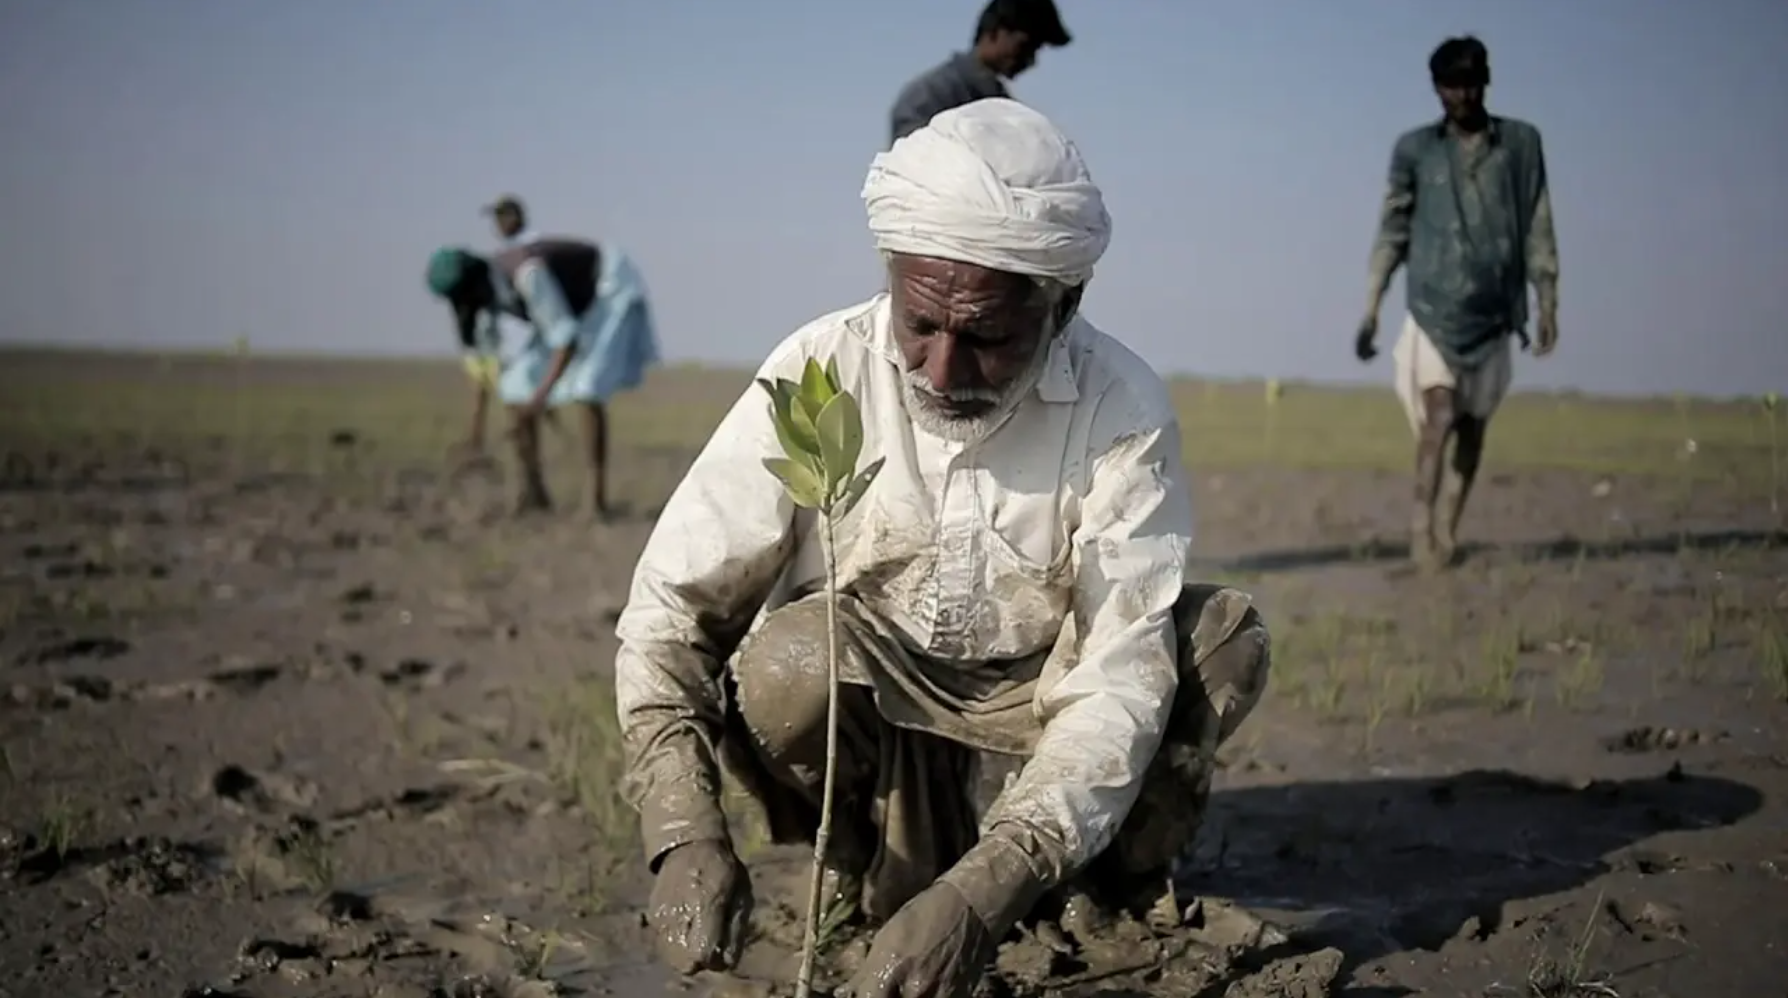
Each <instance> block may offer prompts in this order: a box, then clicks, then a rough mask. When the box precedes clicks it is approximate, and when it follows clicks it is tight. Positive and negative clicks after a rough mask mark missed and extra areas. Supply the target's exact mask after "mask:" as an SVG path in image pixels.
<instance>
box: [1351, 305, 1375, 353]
mask: <svg viewBox="0 0 1788 998" xmlns="http://www.w3.org/2000/svg"><path fill="white" fill-rule="evenodd" d="M1377 338H1378V316H1376V315H1368V316H1366V317H1365V318H1364V319H1361V320H1360V327H1359V329H1358V330H1356V331H1355V332H1354V334H1353V355H1354V356H1355V357H1358V358H1359V359H1360V362H1361V363H1369V362H1370V361H1371V360H1372V358H1374V357H1376V356H1378V347H1377V346H1375V345H1374V344H1373V342H1372V341H1373V340H1376V339H1377Z"/></svg>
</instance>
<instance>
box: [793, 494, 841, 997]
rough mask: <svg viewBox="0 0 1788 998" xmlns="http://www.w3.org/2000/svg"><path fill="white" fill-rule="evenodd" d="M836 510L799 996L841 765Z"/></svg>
mask: <svg viewBox="0 0 1788 998" xmlns="http://www.w3.org/2000/svg"><path fill="white" fill-rule="evenodd" d="M832 541H833V538H832V514H831V512H830V511H829V510H828V511H825V512H822V513H821V514H820V550H821V552H822V553H823V554H824V557H825V565H826V775H825V778H824V784H823V785H822V786H821V788H820V819H819V830H818V831H816V832H815V833H814V836H813V875H812V877H811V879H810V880H809V882H808V885H807V928H806V931H805V933H804V934H803V938H802V942H801V972H800V975H799V976H798V977H797V978H796V979H795V998H808V996H809V995H810V994H812V993H813V964H814V959H815V957H816V956H817V955H818V952H819V923H820V891H821V888H822V886H823V883H824V880H825V869H826V848H827V846H828V845H829V843H830V841H831V838H832V790H833V782H834V776H835V775H836V774H835V770H836V769H837V765H838V586H837V575H836V572H837V565H836V563H835V559H836V557H837V556H836V554H835V553H834V551H833V547H832Z"/></svg>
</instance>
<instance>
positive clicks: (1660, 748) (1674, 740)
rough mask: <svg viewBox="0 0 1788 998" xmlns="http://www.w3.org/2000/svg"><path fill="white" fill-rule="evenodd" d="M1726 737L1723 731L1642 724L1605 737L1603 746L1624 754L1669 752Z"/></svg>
mask: <svg viewBox="0 0 1788 998" xmlns="http://www.w3.org/2000/svg"><path fill="white" fill-rule="evenodd" d="M1725 738H1726V733H1725V732H1723V731H1699V730H1696V729H1694V728H1654V727H1650V726H1642V727H1637V728H1629V729H1627V730H1626V731H1623V732H1621V733H1620V734H1618V735H1615V736H1613V737H1611V738H1606V739H1603V740H1602V748H1603V749H1604V750H1606V751H1609V752H1616V753H1623V754H1636V753H1642V752H1669V751H1673V750H1675V749H1679V748H1688V747H1690V746H1693V745H1711V744H1713V743H1715V742H1719V741H1723V740H1725Z"/></svg>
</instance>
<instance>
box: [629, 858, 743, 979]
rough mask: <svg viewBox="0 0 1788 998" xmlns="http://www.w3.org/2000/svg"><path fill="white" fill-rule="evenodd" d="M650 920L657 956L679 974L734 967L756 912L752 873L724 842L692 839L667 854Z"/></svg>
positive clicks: (654, 886)
mask: <svg viewBox="0 0 1788 998" xmlns="http://www.w3.org/2000/svg"><path fill="white" fill-rule="evenodd" d="M646 911H647V914H646V919H647V921H648V923H649V924H650V925H651V929H652V939H653V945H654V946H655V947H656V948H657V950H658V959H659V960H660V961H662V962H663V963H664V965H665V966H667V967H669V968H670V969H671V970H673V971H675V972H677V973H679V974H694V973H697V972H699V971H703V970H730V969H732V967H733V965H734V964H736V963H738V961H739V950H740V949H741V948H743V946H744V944H745V929H746V925H747V922H748V921H749V919H750V917H751V878H750V877H749V876H748V875H747V874H746V872H745V865H744V864H743V863H740V862H739V858H738V857H737V856H735V855H733V851H732V848H731V847H730V846H728V845H727V844H726V843H725V842H716V841H705V842H690V843H686V844H684V845H680V846H677V847H676V848H674V849H672V850H671V851H670V852H668V853H665V854H664V858H663V859H662V860H661V861H660V862H659V864H658V875H657V877H656V879H655V880H654V881H653V884H652V899H651V903H650V906H649V907H648V908H647V910H646Z"/></svg>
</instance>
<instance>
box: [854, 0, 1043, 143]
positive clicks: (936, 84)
mask: <svg viewBox="0 0 1788 998" xmlns="http://www.w3.org/2000/svg"><path fill="white" fill-rule="evenodd" d="M1070 40H1071V39H1070V38H1069V35H1068V29H1066V28H1064V27H1062V16H1061V14H1060V12H1058V11H1057V10H1056V9H1055V4H1054V3H1053V2H1051V0H990V2H989V3H988V4H987V6H986V7H983V8H982V9H981V19H980V21H978V22H977V23H976V24H975V44H974V46H973V47H971V48H970V49H969V50H968V51H967V52H958V53H956V54H955V55H953V56H951V57H950V58H948V59H946V60H945V61H944V62H943V63H942V64H940V65H938V66H936V67H934V68H932V69H930V70H928V71H927V72H925V73H924V74H923V75H921V76H918V77H916V78H914V79H913V80H912V81H911V82H910V83H908V84H907V85H906V86H905V87H903V88H901V91H900V96H898V97H896V98H895V99H894V108H893V110H892V111H891V112H890V114H889V117H890V119H891V128H890V131H891V132H892V136H891V137H890V139H889V141H890V142H894V141H898V140H899V139H902V138H904V137H906V136H907V135H909V134H911V133H913V132H915V131H918V130H919V129H921V128H923V127H925V124H926V123H927V122H929V121H930V120H931V117H932V115H935V114H937V113H938V112H939V111H944V110H948V109H950V108H953V107H960V106H961V105H963V104H967V103H969V102H971V101H978V100H981V99H983V98H986V97H1007V96H1010V95H1009V94H1007V93H1006V84H1005V81H1006V80H1009V79H1012V78H1013V77H1015V76H1017V75H1018V74H1020V73H1022V72H1024V71H1025V70H1027V69H1029V68H1031V66H1033V65H1035V64H1036V62H1037V51H1038V50H1039V49H1041V48H1043V47H1044V46H1046V45H1047V46H1050V47H1052V48H1061V47H1062V46H1064V45H1067V44H1068V42H1069V41H1070Z"/></svg>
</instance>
